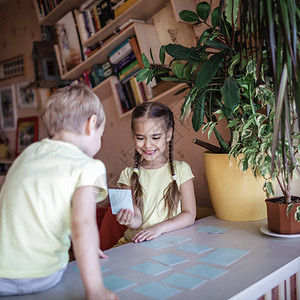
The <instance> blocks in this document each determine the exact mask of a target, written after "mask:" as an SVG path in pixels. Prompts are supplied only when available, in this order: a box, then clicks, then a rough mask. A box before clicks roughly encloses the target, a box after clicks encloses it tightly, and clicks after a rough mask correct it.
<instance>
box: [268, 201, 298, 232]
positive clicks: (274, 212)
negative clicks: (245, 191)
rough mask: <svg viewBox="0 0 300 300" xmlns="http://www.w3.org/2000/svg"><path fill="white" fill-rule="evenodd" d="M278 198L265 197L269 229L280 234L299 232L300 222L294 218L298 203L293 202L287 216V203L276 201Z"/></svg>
mask: <svg viewBox="0 0 300 300" xmlns="http://www.w3.org/2000/svg"><path fill="white" fill-rule="evenodd" d="M278 199H280V198H270V199H266V205H267V215H268V227H269V230H270V231H273V232H276V233H281V234H295V233H300V222H297V221H296V220H295V218H294V216H295V212H296V209H297V207H298V206H300V203H295V205H294V206H293V208H292V210H291V212H290V213H289V215H288V216H287V215H286V209H287V206H288V204H285V203H277V200H278Z"/></svg>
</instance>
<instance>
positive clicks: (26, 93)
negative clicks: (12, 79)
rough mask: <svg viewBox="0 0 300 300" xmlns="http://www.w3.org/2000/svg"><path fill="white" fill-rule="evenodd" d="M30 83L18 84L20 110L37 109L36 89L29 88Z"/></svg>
mask: <svg viewBox="0 0 300 300" xmlns="http://www.w3.org/2000/svg"><path fill="white" fill-rule="evenodd" d="M29 84H30V82H29V81H24V82H19V83H17V84H16V87H17V98H18V107H19V108H28V107H36V104H37V101H36V93H35V89H34V88H30V87H29Z"/></svg>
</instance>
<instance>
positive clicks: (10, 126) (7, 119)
mask: <svg viewBox="0 0 300 300" xmlns="http://www.w3.org/2000/svg"><path fill="white" fill-rule="evenodd" d="M15 98H16V96H15V86H14V85H9V86H5V87H1V88H0V119H1V128H2V129H3V131H13V130H15V129H16V123H17V122H16V119H17V113H16V99H15Z"/></svg>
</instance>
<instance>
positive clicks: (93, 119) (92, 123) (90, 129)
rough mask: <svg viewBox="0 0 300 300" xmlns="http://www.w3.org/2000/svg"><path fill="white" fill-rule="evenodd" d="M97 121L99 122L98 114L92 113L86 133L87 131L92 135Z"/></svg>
mask: <svg viewBox="0 0 300 300" xmlns="http://www.w3.org/2000/svg"><path fill="white" fill-rule="evenodd" d="M96 123H97V116H96V115H92V116H91V117H90V118H89V119H88V121H87V123H86V133H87V135H90V134H91V133H92V132H93V130H94V128H95V127H96Z"/></svg>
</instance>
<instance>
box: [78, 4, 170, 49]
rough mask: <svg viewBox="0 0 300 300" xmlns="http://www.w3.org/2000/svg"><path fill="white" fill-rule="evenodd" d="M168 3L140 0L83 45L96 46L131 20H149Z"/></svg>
mask: <svg viewBox="0 0 300 300" xmlns="http://www.w3.org/2000/svg"><path fill="white" fill-rule="evenodd" d="M168 2H169V1H168V0H150V1H149V0H140V1H138V2H136V3H135V4H134V5H132V6H131V7H130V8H129V9H128V10H126V11H125V12H124V13H123V14H121V15H120V16H118V17H117V18H115V19H114V20H112V21H111V22H110V23H109V24H107V25H106V26H105V27H103V28H102V29H101V30H99V31H98V32H96V33H95V34H94V35H93V36H91V37H90V38H89V39H87V40H86V41H85V42H83V45H84V46H87V47H89V46H92V45H94V44H95V43H96V42H99V41H103V40H104V39H106V38H107V37H109V36H110V35H111V34H112V33H113V32H114V31H115V30H116V29H117V28H118V27H119V26H120V25H122V24H123V23H124V22H126V21H127V20H129V19H140V20H147V19H149V18H150V17H151V16H153V15H154V14H155V13H157V12H158V11H159V10H160V9H161V8H162V7H164V6H165V5H166V4H167V3H168Z"/></svg>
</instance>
